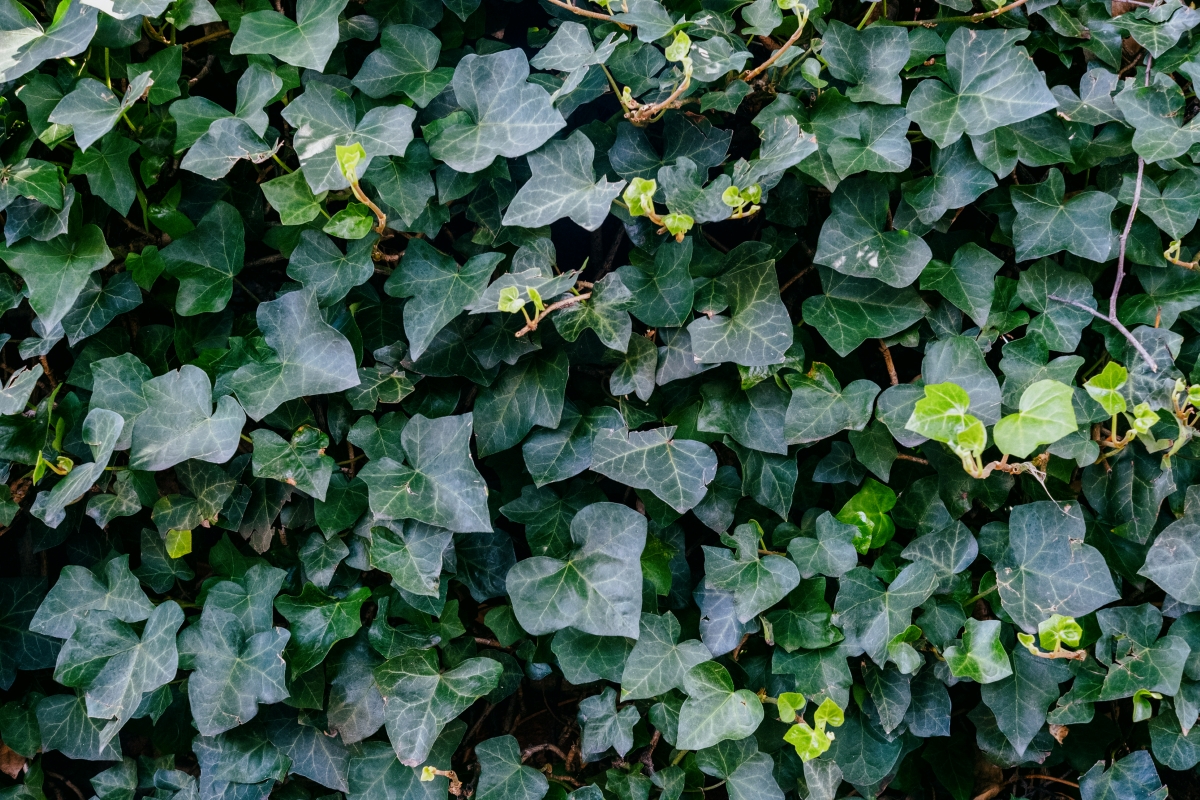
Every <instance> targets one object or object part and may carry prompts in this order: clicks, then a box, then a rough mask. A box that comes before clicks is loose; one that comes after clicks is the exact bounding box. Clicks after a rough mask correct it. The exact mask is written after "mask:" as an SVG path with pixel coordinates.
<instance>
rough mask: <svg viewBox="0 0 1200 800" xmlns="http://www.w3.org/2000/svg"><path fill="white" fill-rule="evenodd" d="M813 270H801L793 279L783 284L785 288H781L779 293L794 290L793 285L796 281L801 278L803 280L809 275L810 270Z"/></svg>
mask: <svg viewBox="0 0 1200 800" xmlns="http://www.w3.org/2000/svg"><path fill="white" fill-rule="evenodd" d="M811 269H812V267H811V266H809V267H805V268H804V269H802V270H800V271H799V272H797V273H796V274H795V275H793V276H792V277H790V278H788V279H787V280H786V281H784V282H783V286H780V287H779V293H780V294H783V293H784V292H786V291H787V290H788V289H790V288H792V284H793V283H795V282H796V281H798V280H800V279H801V278H803V277H804V276H805V275H807V274H808V273H809V270H811Z"/></svg>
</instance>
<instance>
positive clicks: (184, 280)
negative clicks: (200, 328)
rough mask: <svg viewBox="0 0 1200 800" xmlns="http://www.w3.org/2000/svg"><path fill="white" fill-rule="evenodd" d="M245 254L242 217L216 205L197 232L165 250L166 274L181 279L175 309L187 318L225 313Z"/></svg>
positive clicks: (229, 208) (230, 208)
mask: <svg viewBox="0 0 1200 800" xmlns="http://www.w3.org/2000/svg"><path fill="white" fill-rule="evenodd" d="M245 253H246V234H245V229H244V228H243V227H242V218H241V215H240V214H239V213H238V212H237V210H236V209H235V208H234V207H233V206H231V205H229V204H228V203H225V202H219V201H218V202H217V203H214V204H213V206H212V208H211V209H209V211H208V213H206V214H205V215H204V217H203V218H202V219H201V220H200V224H199V225H197V226H196V229H195V230H194V231H192V232H191V233H188V234H187V235H186V236H183V237H180V238H178V239H176V240H175V241H173V242H171V244H169V245H167V247H166V248H164V249H163V251H162V257H163V260H164V261H166V263H167V271H168V272H170V274H171V275H172V276H174V277H176V278H178V279H179V294H178V295H177V296H176V298H175V310H176V311H178V312H179V313H180V314H182V315H183V316H185V317H186V316H193V315H195V314H200V313H204V312H212V311H221V310H223V309H224V308H225V306H226V305H228V304H229V298H230V297H232V296H233V278H234V276H235V275H237V274H238V273H239V272H241V271H242V266H243V258H244V256H245Z"/></svg>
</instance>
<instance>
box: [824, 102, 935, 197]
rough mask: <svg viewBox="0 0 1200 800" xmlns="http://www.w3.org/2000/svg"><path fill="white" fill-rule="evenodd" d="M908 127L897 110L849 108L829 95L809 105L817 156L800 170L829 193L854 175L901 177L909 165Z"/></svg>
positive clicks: (871, 106) (861, 105) (855, 105)
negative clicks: (889, 173) (818, 182)
mask: <svg viewBox="0 0 1200 800" xmlns="http://www.w3.org/2000/svg"><path fill="white" fill-rule="evenodd" d="M909 124H910V122H909V118H908V116H907V115H906V114H905V113H904V109H902V108H900V107H898V106H879V105H875V104H874V103H853V102H851V101H850V100H848V99H846V98H845V97H843V96H842V94H841V92H839V91H837V90H836V89H830V90H828V91H826V92H824V93H823V94H822V95H821V96H820V97H819V98H817V101H816V103H815V104H814V105H813V113H812V122H811V126H812V129H813V132H814V133H815V134H816V137H817V151H816V153H814V154H812V155H810V156H809V157H808V158H806V159H805V160H804V161H803V162H801V164H800V170H801V171H802V172H806V173H808V174H809V175H811V176H813V177H814V178H816V179H817V180H819V181H820V182H821V183H822V184H824V186H825V188H826V189H829V190H830V191H833V190H834V189H835V188H836V187H837V183H838V181H840V180H842V179H844V178H848V177H849V176H851V175H854V174H856V173H859V172H903V171H904V170H906V169H908V165H909V164H910V163H911V162H912V145H911V144H909V142H908V139H907V138H906V137H905V132H906V131H907V130H908V127H909Z"/></svg>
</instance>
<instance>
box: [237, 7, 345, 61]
mask: <svg viewBox="0 0 1200 800" xmlns="http://www.w3.org/2000/svg"><path fill="white" fill-rule="evenodd" d="M345 7H346V4H345V3H339V2H334V3H332V4H331V3H323V2H321V0H297V2H296V19H295V21H292V20H290V19H288V18H287V17H286V16H284V15H283V14H281V13H279V12H278V11H253V12H251V13H249V14H246V15H244V16H243V17H242V18H241V20H240V22H239V26H238V29H237V35H236V36H234V37H233V42H232V43H230V45H229V52H230V53H232V54H233V55H242V54H244V53H252V54H257V55H273V56H276V57H277V58H279V60H280V61H283V62H285V63H288V64H291V65H292V66H295V67H304V68H306V69H312V70H316V71H317V72H321V71H322V70H324V69H325V64H326V62H328V61H329V56H330V55H332V54H333V48H335V47H336V46H337V43H338V22H337V20H338V15H339V14H341V13H342V10H343V9H344V8H345Z"/></svg>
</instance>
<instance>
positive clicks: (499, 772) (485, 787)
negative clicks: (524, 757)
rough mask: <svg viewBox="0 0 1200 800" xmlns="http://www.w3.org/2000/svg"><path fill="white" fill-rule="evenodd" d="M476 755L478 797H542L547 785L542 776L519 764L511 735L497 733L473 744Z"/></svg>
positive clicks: (510, 799)
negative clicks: (490, 737) (477, 764)
mask: <svg viewBox="0 0 1200 800" xmlns="http://www.w3.org/2000/svg"><path fill="white" fill-rule="evenodd" d="M475 754H476V757H477V758H478V759H479V785H478V786H477V787H476V789H475V796H476V797H478V798H479V800H542V798H543V797H545V796H546V792H547V791H549V789H550V784H549V782H548V781H547V780H546V776H545V775H543V774H542V773H540V772H538V771H537V770H536V769H534V768H533V767H526V766H523V765H522V764H521V746H520V745H519V744H517V740H516V739H514V738H513V737H511V736H497V737H496V738H494V739H488V740H486V741H483V742H480V743H479V744H478V745H476V746H475Z"/></svg>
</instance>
